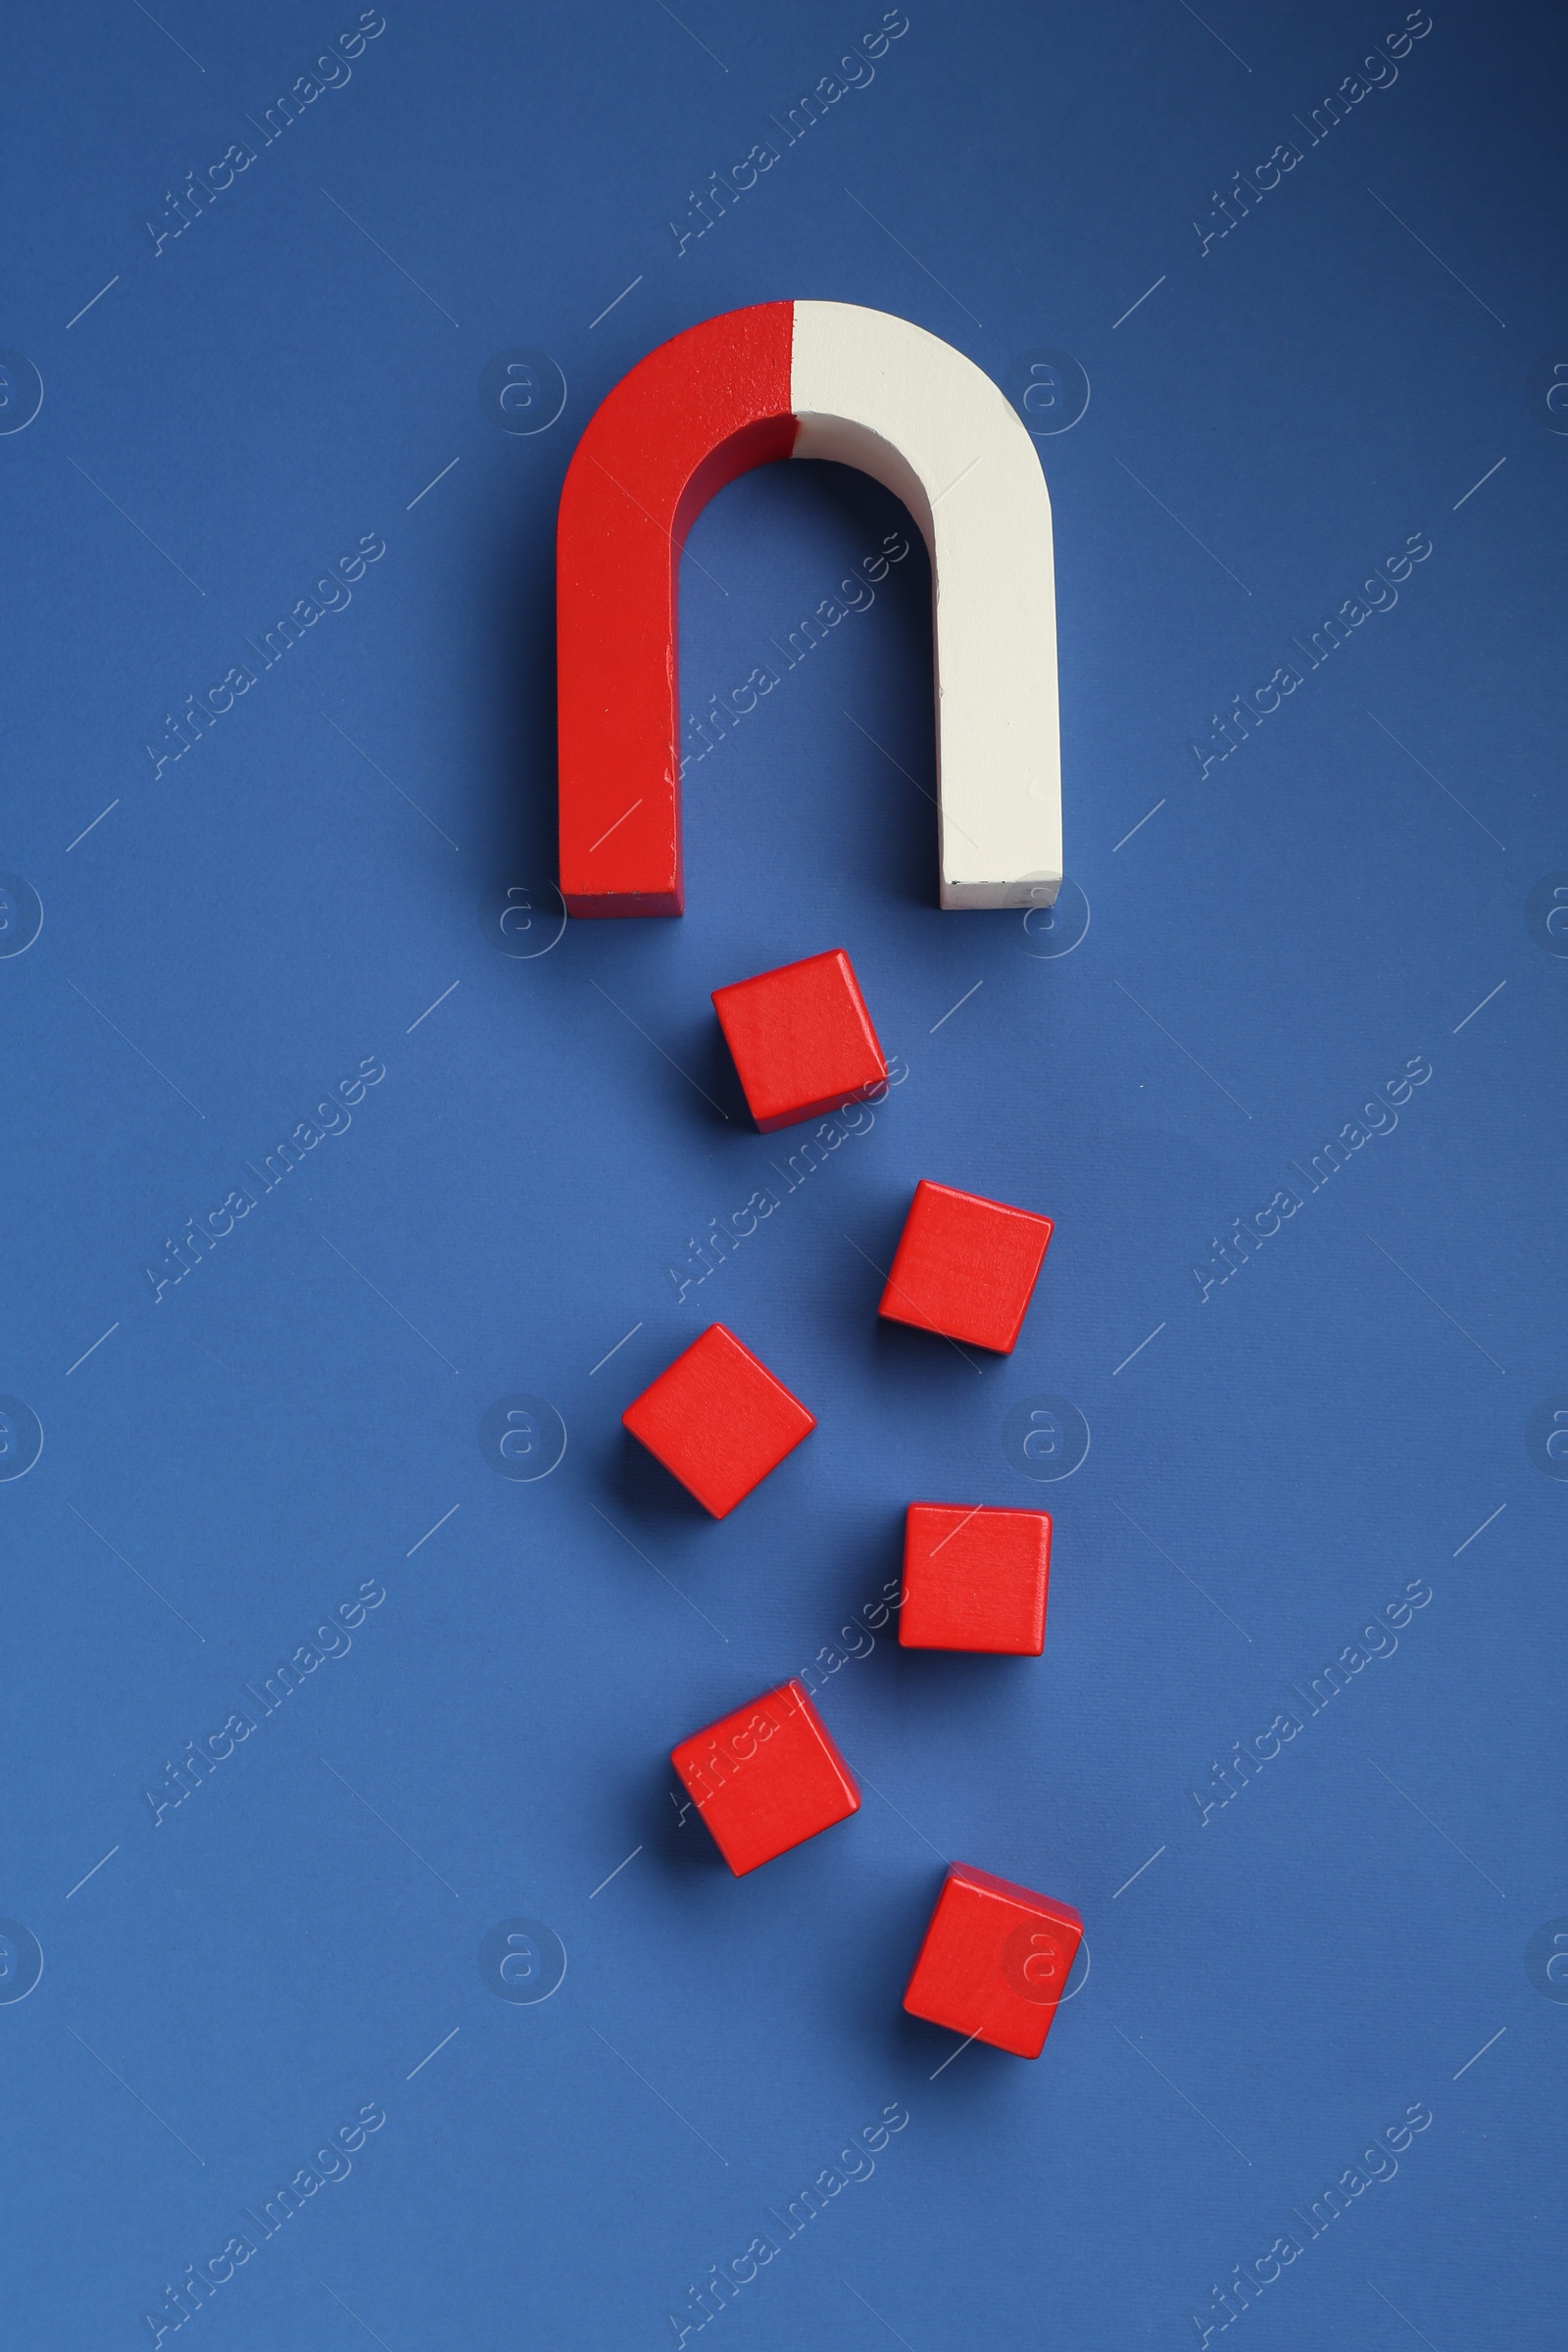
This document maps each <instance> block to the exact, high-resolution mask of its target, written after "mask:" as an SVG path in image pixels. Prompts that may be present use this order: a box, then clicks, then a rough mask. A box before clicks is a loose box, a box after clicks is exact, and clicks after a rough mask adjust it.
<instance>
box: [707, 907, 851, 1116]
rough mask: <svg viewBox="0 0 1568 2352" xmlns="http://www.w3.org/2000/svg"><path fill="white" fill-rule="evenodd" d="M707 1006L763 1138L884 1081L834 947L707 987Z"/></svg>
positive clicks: (842, 958)
mask: <svg viewBox="0 0 1568 2352" xmlns="http://www.w3.org/2000/svg"><path fill="white" fill-rule="evenodd" d="M713 1009H714V1011H715V1012H716V1013H717V1014H718V1022H719V1027H720V1028H721V1029H722V1030H723V1032H724V1038H725V1042H726V1044H727V1045H728V1047H729V1050H730V1052H731V1054H733V1055H734V1057H735V1067H736V1069H737V1070H738V1071H739V1072H740V1081H741V1085H742V1087H743V1089H744V1090H745V1095H746V1102H747V1107H748V1108H749V1109H750V1111H751V1114H752V1116H753V1118H754V1119H755V1120H756V1121H757V1124H758V1126H759V1127H760V1129H761V1130H762V1132H763V1134H764V1135H766V1134H768V1133H770V1132H771V1130H772V1129H773V1128H775V1127H793V1126H795V1125H796V1124H797V1122H798V1121H800V1120H801V1119H816V1118H820V1117H822V1116H823V1114H824V1113H825V1112H827V1111H830V1110H836V1109H837V1108H838V1106H839V1104H840V1103H859V1102H862V1101H863V1100H864V1098H865V1097H866V1096H867V1095H868V1094H869V1093H870V1092H871V1090H872V1089H873V1088H874V1087H877V1086H881V1085H883V1084H884V1083H885V1082H886V1079H887V1064H886V1062H885V1061H884V1059H883V1057H882V1049H881V1047H880V1046H879V1045H878V1044H877V1039H876V1031H875V1030H874V1029H873V1028H872V1026H871V1015H870V1014H869V1013H868V1012H867V1011H866V1009H865V1000H864V998H863V997H862V996H861V994H860V991H859V987H858V984H857V981H856V977H855V974H854V972H853V970H852V969H851V967H850V959H849V957H848V956H846V955H845V953H844V951H843V949H842V948H834V949H832V950H830V952H829V953H828V954H827V955H826V956H807V958H806V960H805V962H804V963H785V964H781V965H780V966H779V968H778V970H777V971H776V972H760V973H759V974H758V976H757V978H756V979H755V980H737V981H736V982H735V984H734V986H733V987H732V988H715V989H714V991H713Z"/></svg>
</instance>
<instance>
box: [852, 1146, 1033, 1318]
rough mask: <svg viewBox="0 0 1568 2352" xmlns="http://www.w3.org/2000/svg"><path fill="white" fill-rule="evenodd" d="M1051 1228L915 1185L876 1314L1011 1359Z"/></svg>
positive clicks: (1023, 1212) (971, 1197) (968, 1196)
mask: <svg viewBox="0 0 1568 2352" xmlns="http://www.w3.org/2000/svg"><path fill="white" fill-rule="evenodd" d="M1052 1230H1053V1227H1052V1220H1051V1218H1050V1217H1037V1216H1036V1215H1035V1214H1034V1213H1033V1211H1032V1210H1030V1209H1027V1208H1007V1207H1005V1206H1004V1204H1003V1203H1002V1202H1001V1201H982V1200H981V1199H980V1198H979V1196H978V1195H977V1194H975V1193H957V1192H955V1191H954V1190H953V1188H952V1186H951V1185H946V1184H924V1183H922V1184H917V1185H916V1186H915V1188H914V1199H913V1201H911V1202H910V1203H909V1213H908V1215H907V1218H906V1219H905V1223H904V1231H903V1233H902V1234H901V1236H900V1237H899V1247H898V1253H897V1255H896V1256H895V1257H894V1260H893V1268H892V1271H891V1273H890V1274H889V1276H888V1285H887V1289H886V1290H885V1291H884V1292H883V1294H882V1303H881V1305H880V1306H879V1307H878V1309H877V1312H878V1313H879V1314H882V1315H886V1316H887V1317H888V1319H889V1321H890V1322H893V1323H913V1324H916V1325H917V1326H918V1327H919V1329H920V1330H922V1331H940V1332H945V1333H946V1335H947V1337H948V1338H949V1339H950V1340H968V1341H969V1342H970V1343H971V1344H972V1345H973V1346H974V1347H976V1348H995V1349H996V1350H997V1352H998V1354H1000V1355H1010V1354H1011V1353H1012V1349H1013V1346H1014V1343H1015V1342H1016V1340H1017V1337H1018V1332H1019V1329H1020V1327H1021V1326H1022V1323H1023V1318H1024V1310H1025V1308H1026V1307H1027V1306H1028V1304H1029V1299H1030V1295H1031V1293H1032V1292H1033V1290H1034V1287H1035V1279H1036V1277H1037V1275H1038V1274H1039V1272H1040V1268H1041V1264H1042V1262H1043V1261H1044V1258H1045V1254H1046V1250H1047V1247H1048V1245H1049V1243H1050V1241H1051V1235H1052Z"/></svg>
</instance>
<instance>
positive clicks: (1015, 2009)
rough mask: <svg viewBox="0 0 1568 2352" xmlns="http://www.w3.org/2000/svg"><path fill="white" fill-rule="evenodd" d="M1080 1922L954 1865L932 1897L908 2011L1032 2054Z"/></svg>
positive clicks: (1071, 1913) (1063, 1906)
mask: <svg viewBox="0 0 1568 2352" xmlns="http://www.w3.org/2000/svg"><path fill="white" fill-rule="evenodd" d="M1082 1938H1083V1921H1082V1920H1081V1919H1080V1918H1079V1916H1078V1913H1077V1912H1076V1911H1075V1910H1073V1908H1072V1907H1071V1905H1070V1904H1067V1903H1057V1902H1054V1901H1053V1900H1052V1899H1051V1897H1050V1896H1049V1895H1043V1894H1036V1893H1035V1892H1034V1891H1033V1889H1032V1888H1030V1887H1017V1886H1014V1885H1013V1884H1012V1882H1011V1881H1010V1880H1007V1879H998V1878H994V1877H992V1875H991V1873H990V1872H989V1871H982V1870H974V1869H971V1868H970V1867H969V1866H968V1865H967V1864H965V1863H956V1864H955V1865H954V1866H953V1868H952V1869H951V1870H950V1871H949V1873H948V1877H947V1880H946V1883H945V1884H944V1886H943V1888H942V1892H941V1893H940V1895H939V1896H938V1897H937V1905H936V1909H935V1910H934V1911H933V1913H932V1915H931V1924H930V1926H929V1927H928V1928H927V1930H926V1933H925V1940H924V1941H923V1942H922V1944H921V1946H920V1951H919V1955H918V1957H917V1958H916V1960H915V1964H914V1969H913V1973H912V1974H911V1976H910V1978H909V1982H908V1985H907V1988H906V1991H905V1995H904V2006H905V2008H906V2009H907V2011H908V2012H909V2014H910V2015H911V2016H912V2017H922V2018H925V2019H926V2020H927V2021H928V2022H929V2023H930V2024H932V2025H937V2026H946V2027H947V2028H948V2029H949V2030H950V2031H951V2032H953V2033H955V2034H966V2035H972V2036H973V2037H974V2038H975V2039H976V2040H977V2041H985V2042H989V2043H990V2044H991V2046H992V2047H993V2048H994V2049H999V2050H1008V2051H1010V2052H1011V2053H1012V2055H1013V2056H1014V2057H1017V2058H1038V2057H1039V2055H1040V2053H1041V2051H1042V2050H1043V2049H1044V2048H1045V2046H1046V2036H1047V2034H1049V2033H1050V2032H1051V2027H1052V2021H1053V2020H1054V2017H1055V2014H1056V2008H1057V2005H1058V2003H1059V2001H1060V1999H1061V1994H1062V1991H1063V1989H1064V1987H1065V1985H1066V1983H1067V1978H1068V1975H1069V1973H1070V1971H1071V1969H1072V1964H1073V1961H1074V1960H1075V1959H1076V1957H1077V1954H1078V1946H1079V1943H1080V1942H1081V1941H1082Z"/></svg>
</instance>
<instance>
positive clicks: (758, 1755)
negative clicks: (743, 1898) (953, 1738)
mask: <svg viewBox="0 0 1568 2352" xmlns="http://www.w3.org/2000/svg"><path fill="white" fill-rule="evenodd" d="M669 1760H670V1762H671V1763H672V1764H673V1765H674V1767H675V1770H676V1772H677V1773H678V1774H679V1776H680V1778H681V1781H682V1782H683V1783H684V1785H685V1787H686V1789H688V1791H689V1792H690V1794H691V1795H692V1796H694V1797H695V1798H696V1800H697V1809H698V1811H699V1812H700V1813H701V1814H702V1817H703V1819H704V1820H705V1821H706V1822H707V1824H708V1826H709V1828H710V1830H711V1832H712V1834H713V1842H714V1844H715V1845H716V1846H717V1847H718V1850H719V1852H720V1853H721V1854H722V1855H723V1857H724V1859H725V1861H726V1862H727V1863H728V1864H729V1866H730V1868H731V1870H732V1871H733V1872H734V1873H735V1876H736V1877H737V1878H738V1879H739V1878H744V1877H745V1875H746V1873H747V1872H748V1871H749V1870H756V1869H758V1868H759V1867H760V1865H761V1864H762V1863H763V1862H771V1861H772V1859H773V1857H774V1856H775V1854H783V1853H787V1852H788V1851H789V1849H790V1847H791V1846H792V1845H800V1844H801V1843H802V1842H803V1841H804V1840H805V1839H806V1838H814V1837H815V1836H816V1834H817V1832H818V1830H826V1829H831V1827H832V1825H833V1823H834V1822H836V1821H844V1820H846V1819H847V1818H848V1816H849V1815H850V1814H851V1813H858V1811H859V1809H860V1792H859V1790H858V1789H857V1787H856V1785H855V1783H854V1781H853V1780H852V1779H851V1777H850V1773H849V1769H848V1767H847V1765H846V1764H845V1761H844V1758H843V1757H842V1756H841V1755H840V1754H839V1751H838V1749H837V1748H836V1747H835V1746H834V1744H833V1742H832V1740H830V1739H829V1737H828V1732H827V1727H826V1725H825V1724H824V1723H823V1721H822V1718H821V1716H820V1715H818V1713H817V1711H816V1709H815V1708H814V1707H813V1706H812V1704H811V1701H810V1698H809V1695H808V1693H807V1690H806V1686H805V1685H804V1683H798V1682H795V1681H793V1680H792V1681H790V1682H787V1683H783V1684H781V1685H780V1686H779V1688H778V1690H776V1691H766V1692H765V1693H764V1694H763V1696H762V1697H760V1698H754V1699H753V1700H752V1701H751V1703H750V1704H749V1705H748V1706H744V1707H737V1708H736V1710H735V1712H734V1714H733V1715H725V1716H723V1717H722V1718H721V1719H720V1721H719V1722H717V1723H711V1724H710V1725H709V1726H708V1729H707V1730H706V1731H704V1732H694V1733H693V1735H692V1737H691V1738H690V1739H689V1740H682V1741H681V1743H680V1745H679V1746H678V1747H677V1748H675V1749H673V1750H672V1751H671V1754H670V1759H669Z"/></svg>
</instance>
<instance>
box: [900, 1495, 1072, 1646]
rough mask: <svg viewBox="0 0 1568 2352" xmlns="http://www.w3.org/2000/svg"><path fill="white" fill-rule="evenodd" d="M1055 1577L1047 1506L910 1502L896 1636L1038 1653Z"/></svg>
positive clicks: (906, 1642)
mask: <svg viewBox="0 0 1568 2352" xmlns="http://www.w3.org/2000/svg"><path fill="white" fill-rule="evenodd" d="M1050 1576H1051V1517H1050V1514H1049V1513H1048V1512H1046V1511H1015V1510H1002V1509H981V1510H972V1509H966V1508H964V1507H963V1506H962V1505H959V1504H956V1503H940V1502H911V1503H910V1505H909V1507H908V1510H907V1514H906V1517H905V1523H904V1599H903V1604H902V1606H901V1608H900V1610H899V1641H900V1642H901V1643H902V1645H903V1646H904V1647H905V1648H906V1649H967V1650H985V1651H988V1652H992V1653H996V1654H1000V1655H1004V1656H1007V1657H1034V1658H1037V1657H1039V1656H1040V1654H1041V1652H1042V1650H1043V1649H1044V1648H1045V1645H1046V1598H1047V1592H1048V1588H1049V1584H1050Z"/></svg>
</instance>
